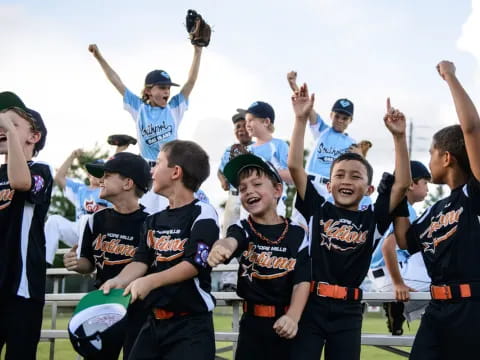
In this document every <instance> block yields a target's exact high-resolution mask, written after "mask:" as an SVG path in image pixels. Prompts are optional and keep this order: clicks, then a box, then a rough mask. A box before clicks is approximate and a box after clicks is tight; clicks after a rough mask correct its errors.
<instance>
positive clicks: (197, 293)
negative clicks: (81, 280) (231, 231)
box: [134, 199, 219, 313]
mask: <svg viewBox="0 0 480 360" xmlns="http://www.w3.org/2000/svg"><path fill="white" fill-rule="evenodd" d="M218 237H219V226H218V218H217V213H216V211H215V209H214V208H213V207H212V206H211V205H210V204H207V203H204V202H202V201H199V200H197V199H196V200H194V201H193V202H191V203H190V204H188V205H185V206H182V207H179V208H175V209H170V208H167V209H165V210H163V211H160V212H158V213H155V214H153V215H151V216H149V217H148V218H147V220H146V222H145V225H144V228H143V232H142V238H141V241H140V244H139V247H138V250H137V253H136V254H135V259H134V261H138V262H143V263H145V264H147V265H148V266H151V271H152V272H161V271H164V270H168V269H170V268H172V267H173V266H175V265H177V264H179V263H181V262H182V261H187V262H189V263H190V264H192V265H193V266H195V267H196V269H197V270H198V275H197V276H196V277H194V278H193V279H188V280H185V281H182V282H180V283H176V284H171V285H167V286H164V287H160V288H157V289H155V290H153V291H152V292H151V293H150V294H149V295H148V296H147V298H146V302H147V304H148V305H151V306H154V307H158V308H163V309H166V310H169V311H174V312H188V313H200V312H207V311H212V310H213V308H214V306H215V302H214V298H213V296H212V295H211V294H210V291H211V279H210V272H211V268H210V267H209V266H208V264H207V258H208V254H209V252H210V249H211V247H212V244H213V243H214V242H215V241H216V240H218Z"/></svg>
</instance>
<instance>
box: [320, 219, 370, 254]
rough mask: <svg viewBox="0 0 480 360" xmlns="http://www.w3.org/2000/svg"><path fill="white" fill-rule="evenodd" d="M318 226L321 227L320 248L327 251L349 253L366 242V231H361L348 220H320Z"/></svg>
mask: <svg viewBox="0 0 480 360" xmlns="http://www.w3.org/2000/svg"><path fill="white" fill-rule="evenodd" d="M320 225H321V226H323V232H322V233H321V241H320V246H325V247H326V248H327V249H328V250H331V249H334V250H338V251H349V250H353V249H355V248H356V247H357V246H359V245H362V244H364V243H365V241H367V236H368V230H365V231H361V226H360V227H357V226H356V225H355V224H353V223H352V222H351V221H350V220H346V219H341V220H333V219H329V220H327V221H323V220H320Z"/></svg>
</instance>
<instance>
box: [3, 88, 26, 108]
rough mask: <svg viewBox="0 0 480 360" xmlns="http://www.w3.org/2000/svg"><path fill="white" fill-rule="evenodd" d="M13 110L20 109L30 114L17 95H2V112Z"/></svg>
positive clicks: (4, 93) (6, 92)
mask: <svg viewBox="0 0 480 360" xmlns="http://www.w3.org/2000/svg"><path fill="white" fill-rule="evenodd" d="M11 108H19V109H22V110H23V111H25V112H28V109H27V107H26V106H25V104H24V103H23V101H22V100H21V99H20V98H19V97H18V96H17V95H16V94H14V93H13V92H10V91H4V92H2V93H0V111H2V110H6V109H11Z"/></svg>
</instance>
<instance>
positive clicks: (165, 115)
mask: <svg viewBox="0 0 480 360" xmlns="http://www.w3.org/2000/svg"><path fill="white" fill-rule="evenodd" d="M193 48H194V53H193V61H192V65H191V67H190V71H189V74H188V79H187V82H186V83H185V84H184V85H183V87H182V89H181V90H180V93H179V94H177V95H175V96H174V97H172V99H170V101H169V100H168V99H169V98H170V88H171V87H172V86H178V84H175V83H174V82H172V80H171V78H170V75H168V73H167V72H166V71H163V70H153V71H151V72H149V73H148V74H147V76H146V77H145V87H144V89H143V91H142V96H141V98H140V97H138V96H137V95H135V94H133V93H132V92H131V91H130V90H129V89H128V88H127V87H126V86H125V85H124V84H123V82H122V80H121V79H120V77H119V76H118V75H117V73H116V72H115V71H114V70H113V69H112V68H111V66H110V65H109V64H108V63H107V61H106V60H105V59H104V58H103V56H102V54H101V53H100V50H99V49H98V47H97V45H94V44H92V45H89V47H88V50H89V51H90V52H91V53H92V54H93V56H94V57H95V58H96V59H97V61H98V62H99V64H100V66H101V67H102V69H103V71H104V72H105V75H106V76H107V78H108V80H110V82H111V83H112V84H113V86H114V87H115V88H116V89H117V90H118V92H119V93H120V94H121V95H122V96H123V103H124V107H125V110H127V111H128V112H129V113H130V114H131V115H132V118H133V119H134V121H135V124H136V127H137V138H138V143H139V147H140V153H141V155H142V156H143V157H144V158H145V159H146V160H147V161H152V162H155V159H156V158H157V156H158V153H159V151H160V150H161V149H162V146H163V145H164V144H166V143H167V142H169V141H172V140H175V139H177V133H178V128H179V126H180V123H181V121H182V118H183V114H184V112H185V111H186V110H187V108H188V98H189V96H190V93H191V92H192V90H193V87H194V85H195V82H196V81H197V77H198V71H199V68H200V58H201V55H202V47H199V46H195V45H194V46H193ZM142 204H144V205H145V207H146V211H147V212H149V213H154V212H157V211H159V210H163V209H164V208H165V207H166V206H167V205H168V202H167V200H166V199H164V198H161V197H159V196H156V195H155V194H153V193H148V194H147V195H146V196H145V197H144V198H143V199H142Z"/></svg>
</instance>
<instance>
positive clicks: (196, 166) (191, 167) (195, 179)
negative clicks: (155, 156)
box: [162, 140, 210, 192]
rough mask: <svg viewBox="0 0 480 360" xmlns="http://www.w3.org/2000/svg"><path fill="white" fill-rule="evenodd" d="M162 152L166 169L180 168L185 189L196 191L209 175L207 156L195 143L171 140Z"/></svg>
mask: <svg viewBox="0 0 480 360" xmlns="http://www.w3.org/2000/svg"><path fill="white" fill-rule="evenodd" d="M162 151H163V152H164V153H165V154H166V155H167V159H168V167H174V166H175V165H177V166H180V167H181V168H182V170H183V177H182V183H183V185H184V186H185V187H186V188H187V189H190V190H192V191H194V192H195V191H197V190H198V189H199V188H200V185H202V183H203V182H204V181H205V180H206V179H207V178H208V176H209V175H210V163H209V161H208V154H207V153H206V152H205V150H203V149H202V147H201V146H200V145H198V144H197V143H195V142H193V141H186V140H173V141H170V142H168V143H166V144H165V145H163V148H162Z"/></svg>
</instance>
